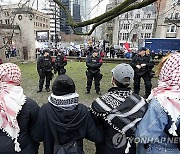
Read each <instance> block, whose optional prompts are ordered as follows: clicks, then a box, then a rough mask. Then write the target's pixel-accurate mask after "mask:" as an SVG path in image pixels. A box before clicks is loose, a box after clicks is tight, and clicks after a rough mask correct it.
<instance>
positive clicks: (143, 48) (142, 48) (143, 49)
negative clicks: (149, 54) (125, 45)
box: [137, 47, 147, 52]
mask: <svg viewBox="0 0 180 154" xmlns="http://www.w3.org/2000/svg"><path fill="white" fill-rule="evenodd" d="M146 50H147V49H146V48H145V47H141V48H139V49H138V51H137V52H140V51H146Z"/></svg>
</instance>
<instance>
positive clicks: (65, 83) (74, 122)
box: [32, 74, 103, 154]
mask: <svg viewBox="0 0 180 154" xmlns="http://www.w3.org/2000/svg"><path fill="white" fill-rule="evenodd" d="M32 137H33V139H34V140H35V141H37V142H41V141H43V144H44V153H45V154H53V153H54V152H55V151H54V147H55V146H56V144H57V143H58V145H64V144H68V143H69V142H74V141H75V142H76V143H77V144H76V145H77V146H78V148H77V150H78V151H77V152H76V153H78V154H84V152H83V139H84V138H86V139H88V140H90V141H93V142H97V143H99V142H102V140H103V132H102V129H101V127H99V126H96V125H95V122H94V121H93V118H92V116H91V114H90V112H89V111H88V108H87V107H86V106H85V105H83V104H81V103H79V95H78V93H77V92H76V91H75V83H74V81H73V80H72V79H71V78H70V77H69V76H67V75H65V74H62V75H60V76H58V77H57V78H56V79H55V81H54V83H53V85H52V94H51V95H50V96H49V97H48V102H47V103H45V104H43V105H42V107H41V109H40V111H39V114H38V119H37V122H36V125H35V127H34V129H33V133H32Z"/></svg>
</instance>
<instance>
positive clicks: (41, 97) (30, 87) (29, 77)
mask: <svg viewBox="0 0 180 154" xmlns="http://www.w3.org/2000/svg"><path fill="white" fill-rule="evenodd" d="M18 65H19V67H20V68H21V71H22V85H21V86H22V87H23V89H24V93H25V94H26V95H27V96H29V97H31V98H32V99H34V100H36V102H37V103H38V104H39V105H40V106H41V105H42V104H43V103H46V102H47V98H48V96H49V95H50V94H51V92H49V93H47V92H46V91H45V90H44V89H43V92H42V93H38V94H37V93H36V92H37V90H38V82H39V76H38V74H37V71H36V63H32V62H29V63H24V64H21V63H18ZM116 65H117V64H113V63H104V64H103V65H102V67H101V73H102V74H103V78H102V80H101V86H100V87H101V92H102V94H103V93H106V92H107V90H108V89H109V88H110V87H111V75H112V74H111V70H112V68H114V67H115V66H116ZM66 69H67V75H69V76H70V77H71V78H72V79H73V80H74V81H75V84H76V91H77V92H78V94H79V95H80V96H79V98H80V102H81V103H83V104H85V105H87V106H89V105H90V104H91V103H92V101H93V100H94V99H95V98H97V97H98V95H97V94H96V93H95V90H94V83H93V86H92V88H91V93H90V94H85V91H86V76H85V71H86V65H85V63H84V62H73V61H68V64H67V66H66ZM56 77H57V74H56V75H55V77H54V79H55V78H56ZM54 79H53V80H54ZM152 83H153V87H154V86H156V84H157V78H153V80H152ZM51 85H52V84H51ZM140 94H141V95H144V85H143V82H142V84H141V93H140ZM84 151H85V153H86V154H93V153H95V152H94V144H93V143H92V142H90V141H87V140H85V142H84ZM39 153H40V154H43V148H42V145H41V147H40V150H39Z"/></svg>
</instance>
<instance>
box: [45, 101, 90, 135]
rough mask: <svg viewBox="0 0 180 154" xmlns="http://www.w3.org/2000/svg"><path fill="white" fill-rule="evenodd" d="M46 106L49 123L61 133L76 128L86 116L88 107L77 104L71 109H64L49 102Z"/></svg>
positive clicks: (82, 122)
mask: <svg viewBox="0 0 180 154" xmlns="http://www.w3.org/2000/svg"><path fill="white" fill-rule="evenodd" d="M48 106H49V107H48V109H47V115H48V119H49V124H50V125H52V126H53V127H54V128H55V129H56V130H58V131H60V132H62V133H66V132H68V131H73V130H76V129H78V128H79V127H81V126H82V125H83V124H84V121H85V120H86V118H87V113H88V109H87V107H86V106H84V105H82V104H78V105H77V106H76V107H75V108H74V109H73V110H64V109H62V108H59V107H57V106H53V105H52V104H50V103H48Z"/></svg>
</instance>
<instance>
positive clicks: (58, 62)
mask: <svg viewBox="0 0 180 154" xmlns="http://www.w3.org/2000/svg"><path fill="white" fill-rule="evenodd" d="M66 65H67V59H66V57H65V56H64V55H57V56H56V59H55V68H56V69H60V68H64V66H66Z"/></svg>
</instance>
